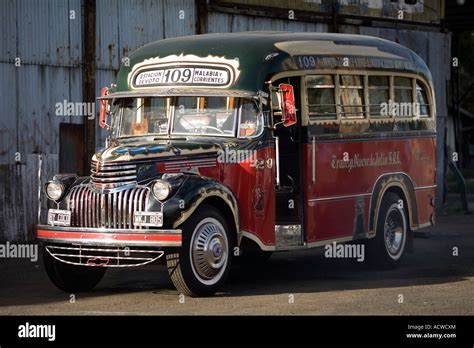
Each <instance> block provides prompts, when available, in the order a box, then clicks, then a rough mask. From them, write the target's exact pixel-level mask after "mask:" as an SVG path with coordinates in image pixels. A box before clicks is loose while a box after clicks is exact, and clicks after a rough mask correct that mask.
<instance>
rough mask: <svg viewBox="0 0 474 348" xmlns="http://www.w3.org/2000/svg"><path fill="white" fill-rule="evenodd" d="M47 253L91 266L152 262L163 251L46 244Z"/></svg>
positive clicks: (128, 265) (137, 264) (121, 265)
mask: <svg viewBox="0 0 474 348" xmlns="http://www.w3.org/2000/svg"><path fill="white" fill-rule="evenodd" d="M46 250H47V251H48V253H49V254H50V255H51V256H52V257H54V258H55V259H56V260H59V261H61V262H64V263H67V264H70V265H77V266H91V267H136V266H143V265H146V264H148V263H152V262H154V261H156V260H158V259H159V258H160V257H162V256H163V254H164V251H161V250H156V249H153V248H135V247H114V246H109V247H96V246H81V245H78V246H75V245H73V246H64V245H48V246H46Z"/></svg>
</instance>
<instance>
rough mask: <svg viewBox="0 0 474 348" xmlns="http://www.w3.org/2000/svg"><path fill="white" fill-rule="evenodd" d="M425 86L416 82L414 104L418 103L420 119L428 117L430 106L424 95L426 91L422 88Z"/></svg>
mask: <svg viewBox="0 0 474 348" xmlns="http://www.w3.org/2000/svg"><path fill="white" fill-rule="evenodd" d="M424 87H425V86H424V85H423V84H422V83H421V82H419V81H416V102H417V103H418V106H419V108H420V109H419V112H420V114H419V116H420V117H430V104H429V99H428V96H427V94H426V89H425V88H424Z"/></svg>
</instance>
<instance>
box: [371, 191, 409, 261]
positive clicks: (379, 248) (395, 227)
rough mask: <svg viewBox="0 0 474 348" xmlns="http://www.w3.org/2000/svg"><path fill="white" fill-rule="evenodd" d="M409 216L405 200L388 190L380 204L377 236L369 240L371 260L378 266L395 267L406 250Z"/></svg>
mask: <svg viewBox="0 0 474 348" xmlns="http://www.w3.org/2000/svg"><path fill="white" fill-rule="evenodd" d="M407 234H408V218H407V213H406V210H405V208H404V204H403V200H402V199H401V198H400V197H399V196H398V195H397V194H395V193H392V192H388V193H387V194H386V195H385V196H384V198H383V200H382V204H381V206H380V210H379V215H378V218H377V230H376V235H375V238H373V239H372V240H370V241H369V243H368V246H369V250H368V251H369V260H371V263H372V265H374V266H376V267H378V268H393V267H395V266H397V265H398V264H399V263H400V260H401V259H402V256H403V254H404V251H405V244H406V240H407Z"/></svg>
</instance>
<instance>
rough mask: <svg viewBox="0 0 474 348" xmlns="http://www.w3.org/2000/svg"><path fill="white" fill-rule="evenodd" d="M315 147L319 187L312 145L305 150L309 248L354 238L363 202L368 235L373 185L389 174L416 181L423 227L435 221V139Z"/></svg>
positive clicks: (368, 141)
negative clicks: (339, 238)
mask: <svg viewBox="0 0 474 348" xmlns="http://www.w3.org/2000/svg"><path fill="white" fill-rule="evenodd" d="M315 146H316V149H315V150H316V152H315V155H316V182H315V183H314V184H312V167H311V166H312V145H311V144H308V145H306V146H305V147H304V150H303V151H304V154H303V158H304V180H305V181H304V182H305V183H306V186H305V188H306V190H307V191H306V202H307V204H306V213H305V223H306V231H307V242H315V241H321V240H327V239H331V238H338V237H346V236H351V235H352V234H353V233H354V229H355V228H356V214H357V210H356V209H357V204H356V200H357V198H358V197H359V200H360V202H359V205H360V204H361V203H362V202H363V222H362V224H363V226H364V231H365V232H366V231H367V228H368V227H367V226H368V221H369V220H368V219H369V208H370V204H371V194H372V191H373V189H374V185H375V183H376V182H377V179H378V178H379V177H380V176H381V175H383V174H386V173H396V172H401V173H405V174H406V175H408V176H409V177H410V178H411V181H412V183H413V186H414V188H415V192H416V201H417V207H418V222H419V224H423V223H425V222H428V221H430V217H431V215H432V214H433V209H434V208H433V207H432V206H431V205H430V200H431V198H432V197H434V194H435V193H434V192H435V188H434V185H435V162H434V158H435V149H436V144H435V138H434V137H423V138H422V137H419V138H415V137H413V138H407V139H386V140H381V139H377V140H363V141H333V142H329V141H328V142H319V143H318V142H317V143H316V144H315ZM356 158H357V161H356V160H355V159H356ZM344 159H345V160H346V161H344ZM347 196H349V197H347ZM372 204H375V202H372Z"/></svg>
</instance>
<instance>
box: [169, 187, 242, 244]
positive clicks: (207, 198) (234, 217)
mask: <svg viewBox="0 0 474 348" xmlns="http://www.w3.org/2000/svg"><path fill="white" fill-rule="evenodd" d="M187 184H188V185H190V186H192V190H190V191H188V190H186V191H187V193H186V197H185V201H186V202H188V208H187V209H184V210H182V211H181V213H180V215H179V217H178V218H177V219H176V220H175V221H174V223H173V228H177V227H178V226H180V225H182V224H183V223H184V222H185V221H187V220H188V219H189V218H190V217H191V215H192V214H193V213H194V212H195V211H196V209H198V208H199V207H200V206H202V205H203V204H208V205H211V206H213V207H215V208H216V209H217V210H218V211H219V212H221V213H222V214H223V215H224V218H225V219H226V221H227V222H228V223H229V226H230V228H231V229H232V231H231V232H232V235H233V236H235V240H234V242H235V243H236V244H237V242H238V241H239V240H240V235H239V231H240V221H239V207H238V204H237V199H236V198H235V196H234V194H233V193H232V191H230V190H229V189H228V188H227V187H226V186H224V185H223V184H221V183H219V182H217V181H214V180H212V179H203V178H193V179H192V180H187ZM178 193H179V192H178ZM236 244H235V245H236Z"/></svg>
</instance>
